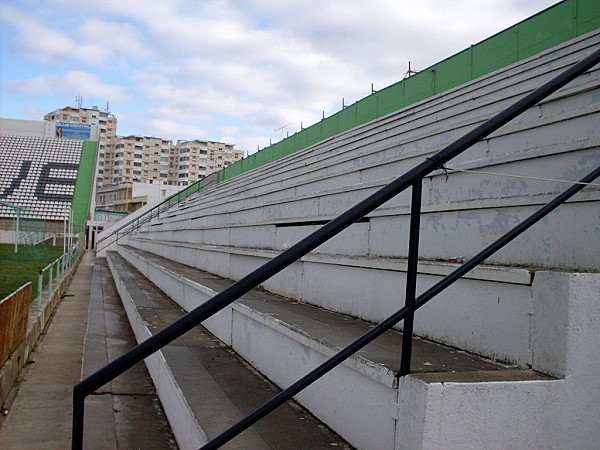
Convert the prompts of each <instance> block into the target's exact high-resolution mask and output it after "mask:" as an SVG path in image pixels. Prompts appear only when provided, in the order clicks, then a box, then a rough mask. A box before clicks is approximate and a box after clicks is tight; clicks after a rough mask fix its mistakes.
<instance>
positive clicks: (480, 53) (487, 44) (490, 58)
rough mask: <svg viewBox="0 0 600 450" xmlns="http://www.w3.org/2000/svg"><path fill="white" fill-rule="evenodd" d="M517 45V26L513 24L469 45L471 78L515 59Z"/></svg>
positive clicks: (499, 67) (507, 64) (504, 65)
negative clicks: (471, 45)
mask: <svg viewBox="0 0 600 450" xmlns="http://www.w3.org/2000/svg"><path fill="white" fill-rule="evenodd" d="M518 45H519V35H518V28H517V26H514V27H511V28H509V29H507V30H505V31H503V32H502V33H499V34H497V35H495V36H492V37H491V38H489V39H486V40H485V41H483V42H480V43H479V44H477V45H474V46H473V47H471V51H472V61H473V65H472V77H473V79H475V78H479V77H481V76H483V75H485V74H488V73H490V72H493V71H495V70H498V69H501V68H503V67H507V66H509V65H511V64H513V63H514V62H515V61H517V58H518Z"/></svg>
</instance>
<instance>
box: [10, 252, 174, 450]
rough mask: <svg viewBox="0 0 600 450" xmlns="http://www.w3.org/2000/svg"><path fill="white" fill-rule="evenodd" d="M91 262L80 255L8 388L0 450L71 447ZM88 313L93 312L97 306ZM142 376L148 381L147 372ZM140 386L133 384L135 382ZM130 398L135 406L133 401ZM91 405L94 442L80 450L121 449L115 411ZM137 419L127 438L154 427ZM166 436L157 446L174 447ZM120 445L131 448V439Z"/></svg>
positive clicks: (146, 419)
mask: <svg viewBox="0 0 600 450" xmlns="http://www.w3.org/2000/svg"><path fill="white" fill-rule="evenodd" d="M96 262H97V260H96V258H95V256H94V254H93V253H92V252H88V253H86V254H85V255H84V257H83V259H82V261H81V263H80V264H79V267H78V268H77V271H76V273H75V275H74V277H73V279H72V282H71V285H70V286H69V288H68V290H67V291H66V293H65V295H64V297H63V299H62V302H61V304H60V305H59V307H58V308H57V311H56V314H55V316H54V317H53V318H52V320H51V323H50V325H49V326H48V328H47V330H46V332H45V333H44V334H43V335H42V337H41V339H40V341H39V342H38V346H37V348H36V349H35V350H34V352H33V353H32V354H31V356H30V358H29V359H30V360H31V363H30V364H29V365H28V366H27V367H25V368H24V370H23V372H22V373H21V376H20V378H19V380H18V382H17V383H16V384H15V386H14V388H13V389H16V390H17V391H16V394H15V392H13V393H11V397H12V398H14V400H13V402H12V404H11V405H9V408H8V414H7V415H5V416H4V417H2V418H1V419H0V420H1V422H0V449H2V450H4V449H11V450H13V449H68V448H70V447H71V420H72V413H71V410H72V391H73V386H74V385H75V384H76V383H77V382H79V381H80V380H81V373H82V360H83V356H84V352H85V353H88V354H89V350H88V351H86V350H85V342H86V332H87V330H88V312H89V311H90V293H91V292H92V275H93V273H94V265H95V264H96ZM94 300H95V302H94V303H98V302H97V301H96V300H98V299H94ZM92 306H94V305H92ZM91 309H92V310H94V309H96V310H97V307H96V308H91ZM92 317H93V316H92ZM92 322H93V319H92ZM119 327H121V326H119ZM121 333H122V332H121ZM92 353H93V351H92ZM145 375H146V376H147V372H146V374H145ZM142 376H144V374H142ZM139 381H140V380H139V379H138V380H137V381H134V383H138V382H139ZM131 398H132V400H133V401H135V398H136V397H131ZM96 403H98V402H97V401H95V399H94V396H92V397H91V398H90V400H89V401H88V402H86V404H87V405H88V408H87V409H86V420H89V421H90V423H89V425H91V424H92V423H93V426H94V428H95V431H96V433H92V434H95V435H96V436H95V437H96V438H97V439H94V438H92V439H93V441H92V442H90V439H89V438H91V437H92V436H88V437H87V439H86V445H85V447H86V448H94V449H96V448H120V447H121V446H120V445H119V444H118V443H119V442H120V441H121V440H120V439H119V436H118V434H119V431H117V430H115V420H114V414H116V413H117V412H120V411H119V410H114V412H113V411H111V413H113V414H104V413H102V410H98V409H96V408H95V404H96ZM111 409H112V408H111ZM145 412H146V413H147V411H145ZM154 415H156V414H154ZM137 418H138V419H139V420H138V422H139V427H138V426H136V425H135V424H132V423H129V425H130V427H129V428H130V430H128V433H129V434H130V435H131V434H132V433H133V434H135V433H137V434H138V435H142V434H144V433H140V431H141V430H143V429H144V424H146V425H147V424H148V423H151V424H152V425H155V424H156V423H157V422H154V423H153V420H152V418H150V417H148V416H145V417H139V415H138V417H137ZM156 420H157V421H158V422H160V421H161V420H164V417H162V418H161V417H157V418H156ZM163 425H164V424H163ZM120 428H121V429H122V428H123V426H121V427H120ZM161 428H162V427H161ZM167 428H168V426H167ZM166 434H167V436H165V437H166V438H167V439H166V440H167V442H168V444H166V445H165V444H162V445H159V447H161V448H164V447H171V448H173V447H172V446H173V444H172V442H169V441H171V436H170V432H169V433H166ZM100 436H102V437H101V438H100ZM125 442H128V443H131V441H130V440H125ZM169 444H170V445H169ZM122 448H125V447H124V446H123V447H122Z"/></svg>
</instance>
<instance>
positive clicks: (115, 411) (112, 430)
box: [82, 258, 177, 449]
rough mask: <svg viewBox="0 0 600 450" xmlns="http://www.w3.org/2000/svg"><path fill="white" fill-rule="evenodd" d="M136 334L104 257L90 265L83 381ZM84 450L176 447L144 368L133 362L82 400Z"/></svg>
mask: <svg viewBox="0 0 600 450" xmlns="http://www.w3.org/2000/svg"><path fill="white" fill-rule="evenodd" d="M135 344H136V342H135V336H134V335H133V332H132V331H131V327H130V326H129V321H128V320H127V315H126V313H125V310H124V309H123V305H122V303H121V299H120V298H119V294H118V292H117V290H116V287H115V284H114V281H113V279H112V276H111V275H110V271H109V270H108V266H107V264H106V259H104V258H97V260H96V264H95V266H94V276H93V281H92V290H91V299H90V306H89V316H88V326H87V333H86V337H85V349H84V354H83V367H82V378H85V377H87V376H89V375H91V374H92V373H94V372H95V371H96V370H98V369H100V368H102V367H103V366H104V365H106V364H108V363H109V362H110V361H113V360H114V359H116V358H118V357H119V356H121V355H122V354H124V353H126V352H127V351H128V350H130V349H131V348H132V347H133V346H134V345H135ZM85 412H86V414H85V422H84V447H85V448H86V449H104V448H106V449H111V448H123V449H126V448H153V449H172V448H177V445H176V443H175V438H174V436H173V433H172V432H171V429H170V427H169V424H168V422H167V418H166V417H165V415H164V412H163V410H162V407H161V405H160V401H159V400H158V396H157V395H156V390H155V389H154V385H153V384H152V380H151V379H150V375H149V374H148V371H147V370H146V366H145V365H144V364H137V365H135V366H134V367H132V368H131V369H129V370H128V371H126V372H125V373H123V374H122V375H120V376H119V377H117V378H116V379H114V380H113V381H111V382H110V383H108V384H106V385H105V386H103V387H101V388H100V389H99V390H98V391H96V392H95V393H94V394H92V395H91V396H89V397H88V399H87V400H86V411H85Z"/></svg>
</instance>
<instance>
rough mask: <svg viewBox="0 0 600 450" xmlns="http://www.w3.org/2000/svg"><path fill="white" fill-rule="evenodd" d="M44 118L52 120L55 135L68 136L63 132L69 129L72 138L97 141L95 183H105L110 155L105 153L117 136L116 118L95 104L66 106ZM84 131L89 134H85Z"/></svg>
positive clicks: (110, 148)
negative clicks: (90, 106)
mask: <svg viewBox="0 0 600 450" xmlns="http://www.w3.org/2000/svg"><path fill="white" fill-rule="evenodd" d="M44 120H45V121H47V122H54V125H55V132H56V136H57V137H66V138H68V137H69V136H67V135H63V133H65V132H66V131H69V132H71V133H74V135H73V136H72V137H73V138H77V139H83V140H94V141H98V160H97V161H98V162H97V165H96V185H97V186H102V185H103V184H104V183H105V180H104V178H105V173H104V172H105V169H104V166H105V165H106V159H110V158H111V155H108V157H107V153H111V151H112V150H113V148H112V146H111V143H112V141H113V140H114V139H115V138H116V137H117V118H116V117H115V116H114V115H113V114H112V113H110V112H108V111H101V110H100V109H98V107H97V106H94V107H92V108H91V109H89V108H74V107H71V106H67V107H65V108H62V109H57V110H55V111H52V112H49V113H48V114H46V115H45V116H44ZM87 130H89V132H88V131H87ZM75 133H79V134H75ZM86 133H89V134H88V135H87V136H86ZM111 175H112V174H111Z"/></svg>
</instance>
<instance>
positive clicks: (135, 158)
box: [103, 136, 171, 186]
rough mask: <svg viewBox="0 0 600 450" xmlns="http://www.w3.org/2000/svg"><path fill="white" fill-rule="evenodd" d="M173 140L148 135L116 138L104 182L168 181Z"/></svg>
mask: <svg viewBox="0 0 600 450" xmlns="http://www.w3.org/2000/svg"><path fill="white" fill-rule="evenodd" d="M170 150H171V141H168V140H165V139H161V138H157V137H148V136H126V137H119V138H117V139H115V140H114V142H113V148H112V149H110V150H109V152H108V155H109V157H108V158H106V159H105V161H104V163H105V165H104V167H105V170H104V178H103V185H105V186H107V185H113V184H123V183H133V182H134V181H140V182H147V183H151V184H167V183H168V178H169V154H170Z"/></svg>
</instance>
